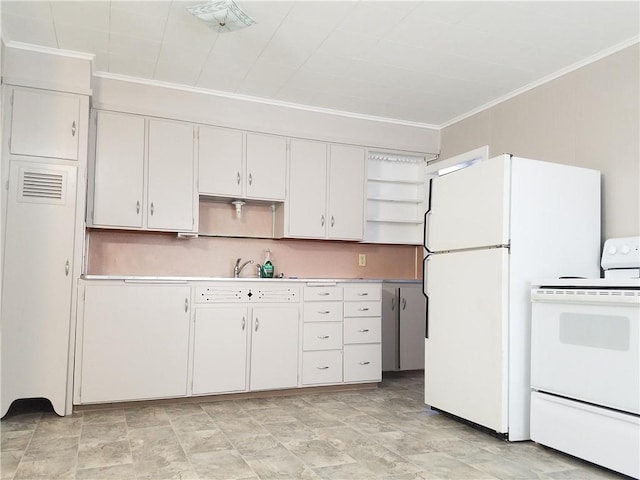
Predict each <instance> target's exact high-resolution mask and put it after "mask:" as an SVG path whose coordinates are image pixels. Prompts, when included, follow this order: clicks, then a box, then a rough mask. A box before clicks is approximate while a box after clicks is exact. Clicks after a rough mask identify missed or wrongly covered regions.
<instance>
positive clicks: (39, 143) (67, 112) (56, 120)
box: [11, 89, 86, 160]
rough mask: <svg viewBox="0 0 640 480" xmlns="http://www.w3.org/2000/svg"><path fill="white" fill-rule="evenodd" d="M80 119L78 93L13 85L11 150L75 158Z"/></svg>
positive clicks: (17, 153)
mask: <svg viewBox="0 0 640 480" xmlns="http://www.w3.org/2000/svg"><path fill="white" fill-rule="evenodd" d="M79 122H80V98H79V97H78V96H77V95H72V94H67V93H60V92H50V91H42V90H22V89H16V90H15V91H14V92H13V111H12V118H11V153H12V154H14V155H31V156H35V157H51V158H62V159H66V160H77V159H78V137H79V136H80V134H81V132H80V124H79ZM84 135H86V133H84Z"/></svg>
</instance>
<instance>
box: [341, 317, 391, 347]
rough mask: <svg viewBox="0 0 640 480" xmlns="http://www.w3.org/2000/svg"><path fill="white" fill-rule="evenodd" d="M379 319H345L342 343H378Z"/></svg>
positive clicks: (379, 337) (379, 340)
mask: <svg viewBox="0 0 640 480" xmlns="http://www.w3.org/2000/svg"><path fill="white" fill-rule="evenodd" d="M380 324H381V321H380V317H362V318H347V319H346V320H345V321H344V343H380V342H381V341H382V334H381V325H380Z"/></svg>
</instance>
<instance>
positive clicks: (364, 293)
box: [358, 292, 369, 297]
mask: <svg viewBox="0 0 640 480" xmlns="http://www.w3.org/2000/svg"><path fill="white" fill-rule="evenodd" d="M367 295H369V293H367V292H360V293H358V296H359V297H366V296H367Z"/></svg>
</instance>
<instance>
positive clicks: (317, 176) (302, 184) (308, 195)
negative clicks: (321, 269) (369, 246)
mask: <svg viewBox="0 0 640 480" xmlns="http://www.w3.org/2000/svg"><path fill="white" fill-rule="evenodd" d="M290 149H291V150H290V152H291V157H290V159H289V197H288V198H287V202H286V205H285V208H286V209H287V211H288V217H289V220H288V222H287V223H288V225H287V227H288V228H287V231H286V232H285V234H286V236H291V237H308V238H324V236H325V234H326V227H325V226H326V223H327V218H326V213H327V212H326V209H327V145H326V144H324V143H321V142H311V141H306V140H291V146H290Z"/></svg>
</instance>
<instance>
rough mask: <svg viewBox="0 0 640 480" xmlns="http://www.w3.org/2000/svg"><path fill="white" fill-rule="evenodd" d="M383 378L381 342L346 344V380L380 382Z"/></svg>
mask: <svg viewBox="0 0 640 480" xmlns="http://www.w3.org/2000/svg"><path fill="white" fill-rule="evenodd" d="M380 380H382V351H381V347H380V344H379V343H378V344H375V345H345V346H344V381H345V382H366V381H369V382H379V381H380Z"/></svg>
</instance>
